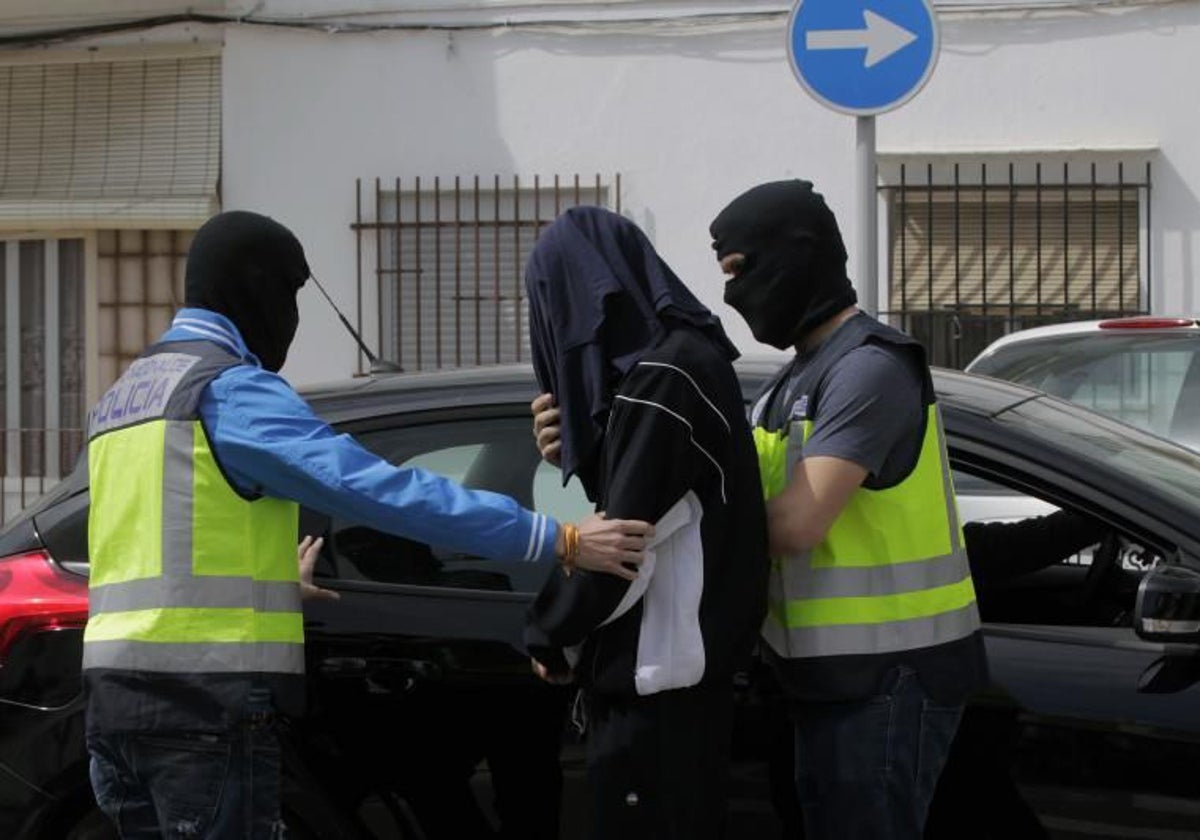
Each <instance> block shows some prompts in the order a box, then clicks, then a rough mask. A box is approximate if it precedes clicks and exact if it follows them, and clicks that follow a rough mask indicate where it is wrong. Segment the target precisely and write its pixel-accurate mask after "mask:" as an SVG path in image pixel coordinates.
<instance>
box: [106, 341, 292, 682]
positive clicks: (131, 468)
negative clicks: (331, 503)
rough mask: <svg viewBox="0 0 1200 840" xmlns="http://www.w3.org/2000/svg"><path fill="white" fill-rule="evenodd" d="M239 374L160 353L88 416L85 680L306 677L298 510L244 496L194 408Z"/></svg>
mask: <svg viewBox="0 0 1200 840" xmlns="http://www.w3.org/2000/svg"><path fill="white" fill-rule="evenodd" d="M236 361H237V360H236V359H234V358H233V357H231V356H229V355H227V354H225V353H224V351H222V350H220V349H219V348H216V347H215V346H213V345H211V344H208V343H206V342H186V343H171V344H168V345H160V346H159V347H157V348H151V350H150V351H147V354H146V355H143V356H142V357H141V358H139V359H138V360H137V361H135V362H134V363H133V365H132V366H131V367H130V368H129V370H127V371H126V372H125V374H124V375H123V376H122V377H121V378H120V379H119V380H118V381H117V382H116V383H115V384H114V385H113V386H112V388H110V389H109V391H108V392H107V393H106V394H105V396H104V397H103V398H102V399H101V400H100V402H99V403H98V404H97V406H96V408H94V409H93V410H92V413H91V415H90V416H89V419H88V448H87V459H88V477H89V481H90V492H91V508H90V511H89V515H88V554H89V560H90V564H91V572H90V581H89V592H88V598H89V619H88V624H87V628H86V630H85V632H84V649H83V666H84V669H85V670H86V669H99V668H103V669H120V670H132V671H149V672H159V673H176V674H215V673H240V674H247V675H249V674H302V673H303V672H304V619H303V614H302V612H301V607H300V583H299V573H298V565H297V560H296V537H297V529H298V519H299V508H298V506H297V505H296V504H295V503H294V502H290V501H284V500H281V499H273V498H268V497H260V498H256V499H249V498H245V497H243V496H241V495H239V493H238V492H237V491H236V490H235V489H234V488H233V487H232V486H231V485H230V484H229V482H228V480H227V479H226V478H225V476H224V474H223V473H222V471H221V468H220V465H219V464H218V462H217V460H216V458H215V457H214V455H213V451H212V448H211V447H210V446H209V442H208V438H207V436H206V434H205V432H204V428H203V426H202V425H201V422H200V418H199V413H198V409H197V404H198V401H199V395H200V392H201V391H202V390H203V388H204V386H205V385H207V384H208V382H209V381H211V380H212V379H213V378H214V377H215V376H216V375H217V374H218V373H220V371H221V370H223V369H225V368H227V367H229V366H230V365H231V364H234V363H236Z"/></svg>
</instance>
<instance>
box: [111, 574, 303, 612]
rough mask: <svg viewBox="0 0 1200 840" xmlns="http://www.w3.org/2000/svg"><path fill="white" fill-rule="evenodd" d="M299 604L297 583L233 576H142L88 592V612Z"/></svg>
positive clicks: (288, 608) (286, 608) (291, 608)
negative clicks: (140, 578)
mask: <svg viewBox="0 0 1200 840" xmlns="http://www.w3.org/2000/svg"><path fill="white" fill-rule="evenodd" d="M299 603H300V584H299V583H296V582H294V581H253V580H251V579H250V578H246V577H235V576H228V577H225V576H220V577H218V576H212V577H210V576H207V575H206V576H202V577H189V578H187V579H186V580H181V579H171V580H167V579H164V578H144V579H142V580H131V581H125V582H123V583H109V584H105V585H103V586H93V587H92V588H91V590H90V591H89V592H88V614H89V615H100V614H101V613H119V612H131V611H133V610H147V609H158V608H167V609H170V608H173V607H199V608H214V607H215V608H232V609H254V610H256V611H258V612H296V611H297V606H298V604H299Z"/></svg>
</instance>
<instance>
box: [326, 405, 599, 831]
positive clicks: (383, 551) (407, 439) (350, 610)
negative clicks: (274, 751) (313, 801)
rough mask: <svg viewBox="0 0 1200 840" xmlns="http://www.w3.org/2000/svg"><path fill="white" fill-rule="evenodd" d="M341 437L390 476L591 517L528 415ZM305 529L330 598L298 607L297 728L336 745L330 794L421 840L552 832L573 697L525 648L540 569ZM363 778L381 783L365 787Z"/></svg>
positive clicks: (466, 417) (450, 417) (379, 427)
mask: <svg viewBox="0 0 1200 840" xmlns="http://www.w3.org/2000/svg"><path fill="white" fill-rule="evenodd" d="M348 430H349V431H352V432H353V433H354V434H355V437H356V438H357V439H358V440H360V441H361V442H362V443H363V444H364V445H365V446H366V447H367V448H369V449H371V450H372V451H374V452H376V453H377V454H379V455H381V456H382V457H384V458H386V459H387V460H388V461H390V462H391V463H394V464H398V465H405V466H413V467H421V468H424V469H428V470H431V471H433V472H437V473H440V474H442V475H445V476H447V477H449V478H451V479H454V480H455V481H458V482H460V483H462V484H463V485H465V486H467V487H469V488H474V489H479V490H488V491H493V492H499V493H504V494H506V495H509V496H511V497H513V498H515V499H516V500H517V501H518V502H520V503H521V504H522V505H524V506H525V507H528V508H536V509H537V510H539V511H541V512H543V513H546V514H549V515H550V516H553V517H555V518H558V519H560V520H563V521H573V520H577V519H578V518H580V517H581V516H583V515H585V514H586V513H587V512H589V511H590V505H589V503H588V502H587V499H586V497H585V496H584V494H583V492H582V490H581V489H579V487H578V485H577V484H574V483H573V484H572V485H570V486H569V487H567V488H564V487H563V486H562V483H561V479H560V475H559V472H558V470H557V469H556V468H553V467H551V466H549V465H547V464H545V463H544V462H542V461H541V459H540V458H539V456H538V453H537V451H536V448H535V447H534V445H533V441H532V439H531V436H530V434H529V417H528V409H527V407H525V406H524V405H521V406H514V407H512V408H511V409H506V408H500V409H497V408H494V407H493V408H486V409H479V410H472V409H456V410H454V411H451V412H440V413H432V414H431V413H424V414H422V415H421V416H420V417H419V418H416V419H410V418H406V417H404V416H402V415H398V416H395V417H391V418H386V419H384V420H374V421H371V422H369V423H366V424H360V426H358V427H353V426H352V427H349V429H348ZM310 527H311V528H313V529H315V530H321V531H323V532H325V533H326V545H325V548H324V550H323V556H322V559H321V568H320V570H319V573H320V576H321V578H322V580H321V581H320V582H321V584H322V585H324V586H328V587H330V588H333V589H336V590H337V591H338V592H339V594H340V596H341V598H340V600H338V601H336V602H312V603H310V604H309V605H308V606H307V608H306V619H307V620H306V630H307V645H308V651H309V653H308V660H309V671H310V675H311V676H312V677H313V679H312V680H311V684H312V692H313V705H314V708H313V710H312V712H311V713H310V718H309V722H308V723H307V724H306V725H308V726H310V727H311V728H312V729H313V730H314V731H320V732H321V733H322V734H323V735H325V736H327V737H330V738H332V740H333V742H334V743H336V746H337V748H336V753H337V755H336V756H334V757H333V759H336V761H337V762H339V766H341V767H342V768H344V771H343V772H340V773H335V774H331V775H332V776H333V777H334V778H335V783H336V784H341V785H345V786H347V788H348V789H347V791H346V792H345V793H346V796H347V797H348V798H351V799H353V798H354V797H356V796H357V797H362V796H363V795H364V794H366V793H371V794H373V795H376V796H379V795H384V796H387V795H394V796H395V797H397V799H398V800H401V801H402V802H403V808H404V809H405V812H406V813H410V814H412V815H415V818H416V820H417V822H419V823H420V826H421V831H422V832H423V836H425V837H427V838H430V840H432V839H433V838H436V837H453V838H458V837H462V838H470V837H475V836H488V835H489V833H490V832H491V831H492V829H493V827H494V826H495V825H496V823H497V822H499V821H501V820H502V821H503V822H504V824H505V828H506V830H507V831H510V832H513V836H529V837H536V836H541V835H542V834H543V833H545V830H546V826H547V825H548V824H551V823H552V824H554V826H555V827H556V825H557V820H558V811H557V804H556V803H557V802H558V786H559V785H560V783H561V781H560V769H559V763H558V756H559V746H560V741H561V736H562V732H563V722H564V719H565V716H566V713H567V706H568V702H569V700H570V696H571V695H570V692H569V690H567V689H565V688H558V687H552V686H549V685H547V684H545V683H542V682H541V681H539V680H537V679H536V678H534V676H533V675H532V673H531V669H530V663H529V659H528V657H527V656H526V655H525V654H524V653H523V650H524V648H523V644H522V630H523V625H524V616H525V612H526V609H527V607H528V605H529V603H530V601H531V600H532V598H533V595H534V593H535V592H536V591H537V590H538V589H539V588H540V586H541V584H542V582H543V581H544V580H545V578H546V576H547V574H548V573H549V571H550V567H549V565H548V564H545V563H537V562H534V563H530V562H524V561H522V560H521V559H520V558H511V559H499V560H486V559H483V558H480V557H475V556H469V555H464V554H461V553H457V552H454V551H452V550H450V549H448V548H446V547H445V546H440V545H430V544H426V543H420V542H416V541H413V540H408V539H403V538H400V537H396V536H393V535H390V534H385V533H382V532H379V531H376V530H374V529H370V528H365V527H363V526H361V525H358V524H357V523H353V522H347V521H341V520H337V519H335V520H332V521H325V522H322V521H320V520H319V519H314V520H312V522H311V524H310ZM381 757H386V760H383V761H381V760H380V758H381ZM333 759H331V756H322V760H323V761H329V760H333ZM367 767H373V768H379V769H378V770H372V772H371V773H370V774H366V775H364V773H363V772H362V771H363V768H367ZM356 786H357V788H356ZM368 788H369V790H368ZM381 791H383V793H382V794H381V793H380V792H381ZM386 833H387V832H386V831H384V832H382V834H384V835H385V836H386Z"/></svg>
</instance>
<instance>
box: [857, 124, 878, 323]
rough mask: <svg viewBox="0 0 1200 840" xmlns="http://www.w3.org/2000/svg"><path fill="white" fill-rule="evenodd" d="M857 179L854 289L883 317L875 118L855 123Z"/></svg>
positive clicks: (860, 299)
mask: <svg viewBox="0 0 1200 840" xmlns="http://www.w3.org/2000/svg"><path fill="white" fill-rule="evenodd" d="M855 126H856V130H855V144H856V148H855V155H854V163H855V167H854V168H855V176H856V177H857V179H858V181H857V184H856V186H857V193H858V201H857V202H856V204H857V205H858V207H857V210H858V272H857V276H856V277H855V278H854V286H855V289H856V290H857V291H858V307H859V309H862V310H865V311H866V312H867V313H868V314H870V315H872V316H875V315H878V314H879V214H878V213H877V212H876V206H875V205H876V202H877V199H876V197H875V118H874V117H858V118H857V120H856V122H855Z"/></svg>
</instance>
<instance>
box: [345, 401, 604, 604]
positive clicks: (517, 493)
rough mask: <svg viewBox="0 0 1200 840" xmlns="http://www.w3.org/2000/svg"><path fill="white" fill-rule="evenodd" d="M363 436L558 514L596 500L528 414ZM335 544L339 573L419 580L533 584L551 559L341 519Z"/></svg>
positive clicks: (395, 459) (401, 458)
mask: <svg viewBox="0 0 1200 840" xmlns="http://www.w3.org/2000/svg"><path fill="white" fill-rule="evenodd" d="M356 437H357V439H358V440H359V441H360V442H361V443H362V444H363V445H364V446H365V447H366V448H368V449H370V450H371V451H372V452H374V453H376V454H377V455H379V456H381V457H383V458H385V459H386V460H388V461H389V462H391V463H393V464H397V465H403V466H412V467H420V468H423V469H426V470H430V471H431V472H435V473H439V474H441V475H444V476H446V477H447V478H450V479H453V480H454V481H456V482H458V483H460V484H462V485H464V486H465V487H469V488H472V489H477V490H490V491H493V492H496V493H503V494H505V495H507V496H510V497H512V498H514V499H516V501H517V502H518V503H519V504H521V505H522V506H524V507H526V508H533V509H536V510H538V511H540V512H542V513H546V514H548V515H549V516H552V517H554V518H556V519H560V521H561V520H562V519H567V520H576V519H578V518H580V517H581V516H583V515H585V514H586V513H587V512H588V511H589V510H590V509H591V508H590V505H589V504H588V502H587V499H586V497H585V496H584V494H583V492H582V490H581V489H580V488H579V486H578V483H577V482H572V484H571V485H569V486H568V487H566V488H564V487H562V484H561V480H560V479H559V471H558V469H557V468H555V467H552V466H550V465H549V464H546V463H545V462H544V461H542V460H541V457H540V456H539V454H538V451H537V448H536V447H535V446H534V443H533V438H532V436H531V435H530V433H529V420H528V418H526V417H498V418H484V419H477V420H464V421H456V422H442V423H435V424H429V425H421V426H400V427H396V428H391V429H382V430H376V431H370V432H362V433H359V434H358V435H356ZM329 542H330V545H329V551H330V554H331V557H332V560H333V565H334V569H333V573H334V575H335V576H338V577H342V578H346V579H357V580H369V581H377V582H383V583H396V584H407V585H415V586H430V587H446V588H455V589H476V590H487V591H500V592H534V591H537V590H538V589H540V588H541V585H542V583H543V581H544V580H545V578H546V575H547V574H548V572H549V569H550V566H549V564H546V563H537V562H533V563H530V562H525V561H523V560H521V559H520V558H507V559H500V560H487V559H484V558H482V557H475V556H469V555H464V554H461V553H458V552H455V551H452V550H450V549H448V548H446V547H445V546H438V545H429V544H426V543H422V542H418V541H415V540H409V539H405V538H403V537H397V536H393V535H391V534H386V533H383V532H381V531H377V530H375V529H373V528H367V527H364V526H362V525H358V524H356V523H352V522H348V521H344V520H338V519H335V520H333V522H332V523H331V527H330V540H329Z"/></svg>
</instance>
